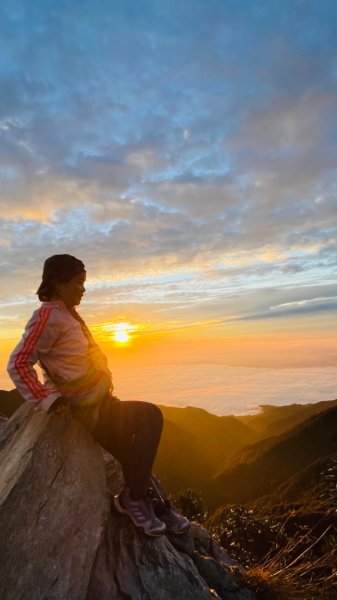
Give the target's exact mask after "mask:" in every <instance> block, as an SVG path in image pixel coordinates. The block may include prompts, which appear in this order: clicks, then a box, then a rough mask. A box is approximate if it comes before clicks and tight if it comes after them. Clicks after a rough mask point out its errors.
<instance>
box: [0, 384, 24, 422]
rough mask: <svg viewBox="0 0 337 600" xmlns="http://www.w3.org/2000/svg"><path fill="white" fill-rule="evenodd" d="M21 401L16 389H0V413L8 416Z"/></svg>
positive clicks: (22, 400)
mask: <svg viewBox="0 0 337 600" xmlns="http://www.w3.org/2000/svg"><path fill="white" fill-rule="evenodd" d="M23 402H24V399H23V398H22V396H20V394H19V392H18V391H17V390H11V391H10V392H8V391H7V390H0V415H3V416H4V417H10V416H11V415H12V414H13V413H14V412H15V411H16V409H17V408H19V406H20V405H21V404H22V403H23Z"/></svg>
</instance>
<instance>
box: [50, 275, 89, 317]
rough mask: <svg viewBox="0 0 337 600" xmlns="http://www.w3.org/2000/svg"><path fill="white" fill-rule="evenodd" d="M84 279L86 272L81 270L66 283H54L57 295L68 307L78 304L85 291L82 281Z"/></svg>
mask: <svg viewBox="0 0 337 600" xmlns="http://www.w3.org/2000/svg"><path fill="white" fill-rule="evenodd" d="M85 280H86V272H85V271H83V272H82V273H79V274H78V275H75V276H74V277H72V278H71V279H70V281H67V282H66V283H55V291H56V294H57V297H58V298H60V299H61V300H63V302H64V304H65V305H66V306H68V308H72V307H73V306H78V305H79V304H80V302H81V299H82V296H83V294H84V292H85V287H84V282H85Z"/></svg>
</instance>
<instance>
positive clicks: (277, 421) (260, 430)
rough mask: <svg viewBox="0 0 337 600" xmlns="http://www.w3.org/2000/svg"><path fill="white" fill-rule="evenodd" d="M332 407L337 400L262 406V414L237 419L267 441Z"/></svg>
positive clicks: (336, 404)
mask: <svg viewBox="0 0 337 600" xmlns="http://www.w3.org/2000/svg"><path fill="white" fill-rule="evenodd" d="M332 406H337V400H327V401H323V402H316V403H314V404H311V403H310V404H287V405H283V406H273V405H270V404H261V405H260V409H261V412H259V413H258V414H256V415H243V416H239V417H237V418H238V419H239V421H241V422H242V423H244V424H245V425H248V427H250V428H251V429H253V431H255V432H256V433H257V434H258V436H259V439H266V438H269V437H272V436H275V435H280V434H281V433H285V432H286V431H289V430H290V429H292V428H293V427H294V426H295V425H297V424H298V423H302V422H303V421H305V420H306V419H309V417H311V416H313V415H317V414H319V413H320V412H322V411H324V410H327V409H328V408H330V407H332Z"/></svg>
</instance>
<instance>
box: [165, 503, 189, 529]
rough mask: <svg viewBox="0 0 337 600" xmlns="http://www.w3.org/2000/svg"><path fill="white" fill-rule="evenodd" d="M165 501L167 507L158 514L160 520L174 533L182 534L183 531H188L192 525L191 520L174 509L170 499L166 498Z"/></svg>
mask: <svg viewBox="0 0 337 600" xmlns="http://www.w3.org/2000/svg"><path fill="white" fill-rule="evenodd" d="M164 502H165V509H164V510H163V512H159V515H158V516H159V518H160V520H161V521H163V523H165V525H166V531H167V532H170V533H174V534H175V535H182V534H183V533H186V531H187V530H188V529H189V527H190V522H189V520H188V519H186V517H184V516H183V515H181V514H179V513H178V512H177V511H176V510H174V509H173V508H172V506H171V503H170V501H169V500H167V499H166V500H164Z"/></svg>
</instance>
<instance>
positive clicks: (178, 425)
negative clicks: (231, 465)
mask: <svg viewBox="0 0 337 600" xmlns="http://www.w3.org/2000/svg"><path fill="white" fill-rule="evenodd" d="M160 409H161V411H162V413H163V416H164V430H163V435H162V438H161V442H160V446H159V450H158V454H157V458H156V462H155V465H154V470H155V472H156V473H157V474H158V476H159V477H160V478H161V479H162V481H163V483H164V485H167V487H168V489H170V490H171V492H172V493H175V494H176V493H178V492H181V491H185V490H186V489H187V488H188V487H194V488H196V489H198V490H200V491H201V492H204V490H205V489H206V488H207V487H208V483H209V481H210V478H211V477H212V476H213V475H215V474H216V473H217V472H218V471H219V470H222V468H223V465H224V462H225V458H226V457H228V456H230V455H232V454H233V452H235V451H237V450H238V449H240V448H243V446H245V445H246V444H249V443H251V442H252V441H255V440H256V439H257V436H256V433H255V432H254V431H252V430H251V429H250V428H249V427H248V426H247V425H244V424H243V423H241V422H240V421H239V420H238V419H237V418H236V417H233V416H224V417H218V416H216V415H213V414H211V413H209V412H207V411H206V410H203V409H201V408H194V407H191V406H188V407H186V408H175V407H171V406H162V405H160Z"/></svg>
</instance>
